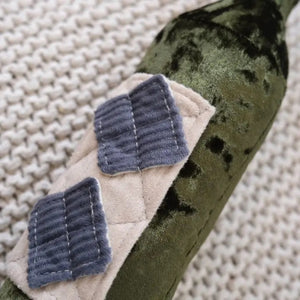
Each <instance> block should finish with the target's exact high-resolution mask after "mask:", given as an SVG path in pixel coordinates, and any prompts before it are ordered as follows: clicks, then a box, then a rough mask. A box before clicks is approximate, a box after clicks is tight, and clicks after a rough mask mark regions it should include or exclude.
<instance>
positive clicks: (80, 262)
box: [27, 178, 111, 288]
mask: <svg viewBox="0 0 300 300" xmlns="http://www.w3.org/2000/svg"><path fill="white" fill-rule="evenodd" d="M99 195H100V191H99V186H98V182H97V180H96V179H95V178H86V179H85V180H83V181H81V182H79V183H78V184H76V185H75V186H73V187H71V188H69V189H67V190H66V191H65V192H62V193H57V194H52V195H49V196H46V197H44V198H43V199H41V200H39V201H38V203H37V204H36V206H35V207H34V209H33V211H32V213H31V218H32V221H30V222H29V228H28V230H29V235H28V239H29V257H28V276H27V278H28V283H29V286H30V287H31V288H36V287H40V286H43V285H47V284H49V283H51V282H56V281H62V280H72V279H76V278H78V277H81V276H85V275H89V274H97V273H101V272H103V271H104V270H105V269H106V267H107V265H108V263H109V262H110V261H111V248H110V246H109V242H108V238H107V225H106V220H105V216H104V211H103V208H102V204H101V202H100V198H99ZM49 216H51V217H49ZM37 226H40V230H39V232H38V233H39V238H38V237H37V229H38V228H37ZM63 238H64V239H63ZM86 245H88V248H86ZM100 245H101V246H100ZM100 247H101V248H100ZM38 258H39V260H40V263H39V264H37V263H36V262H37V259H38ZM67 264H68V265H69V268H66V265H67ZM64 273H65V274H64Z"/></svg>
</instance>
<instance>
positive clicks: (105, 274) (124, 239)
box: [91, 224, 135, 299]
mask: <svg viewBox="0 0 300 300" xmlns="http://www.w3.org/2000/svg"><path fill="white" fill-rule="evenodd" d="M134 226H135V224H132V225H131V226H130V228H129V230H128V231H127V233H126V235H125V236H124V237H123V240H122V241H121V243H120V244H119V246H118V248H117V249H116V251H115V256H118V254H119V251H120V249H121V247H122V246H123V244H124V243H125V241H126V239H127V236H128V235H129V234H130V233H131V230H132V229H133V227H134ZM107 276H108V273H107V272H106V273H104V275H103V277H102V278H101V277H100V278H99V280H98V281H97V284H96V286H98V285H99V284H100V283H101V282H102V281H103V280H104V279H105V278H106V277H107ZM96 292H97V289H95V290H94V292H93V295H92V297H91V299H94V296H95V294H96Z"/></svg>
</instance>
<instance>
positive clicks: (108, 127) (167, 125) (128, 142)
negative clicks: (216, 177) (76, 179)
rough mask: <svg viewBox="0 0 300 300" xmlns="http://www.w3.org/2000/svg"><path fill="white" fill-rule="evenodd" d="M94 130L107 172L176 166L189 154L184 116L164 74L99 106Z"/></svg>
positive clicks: (99, 152)
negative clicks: (183, 124)
mask: <svg viewBox="0 0 300 300" xmlns="http://www.w3.org/2000/svg"><path fill="white" fill-rule="evenodd" d="M94 129H95V133H96V136H97V140H98V143H99V148H98V149H99V150H98V164H99V167H100V168H101V170H102V171H103V172H104V173H109V174H116V173H120V172H126V171H140V170H142V169H145V168H149V167H154V166H162V165H173V164H175V163H177V162H179V161H181V160H183V159H184V158H185V157H187V155H188V154H189V150H188V148H187V145H186V141H185V138H184V132H183V129H182V119H181V116H180V114H179V111H178V108H177V107H176V104H175V100H174V98H173V96H172V94H171V90H170V89H169V86H168V83H167V82H166V81H165V79H164V76H162V75H155V76H152V77H151V78H150V79H148V80H147V81H145V82H143V83H141V84H139V85H138V86H137V87H136V88H134V89H133V90H132V91H131V92H129V93H128V94H124V95H120V96H118V97H115V98H113V99H110V100H109V101H107V102H105V103H104V104H102V105H100V106H99V107H98V109H97V110H96V112H95V120H94Z"/></svg>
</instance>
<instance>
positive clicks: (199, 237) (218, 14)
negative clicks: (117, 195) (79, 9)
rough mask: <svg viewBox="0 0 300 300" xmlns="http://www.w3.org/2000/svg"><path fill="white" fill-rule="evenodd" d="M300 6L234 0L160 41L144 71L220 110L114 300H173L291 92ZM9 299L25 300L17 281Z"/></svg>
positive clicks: (177, 23) (115, 288)
mask: <svg viewBox="0 0 300 300" xmlns="http://www.w3.org/2000/svg"><path fill="white" fill-rule="evenodd" d="M297 2H298V0H265V1H261V0H224V1H221V2H218V3H216V4H213V5H210V6H207V7H205V8H203V9H199V10H196V11H193V12H190V13H187V14H184V15H182V16H180V17H178V18H177V19H175V20H174V21H172V22H170V23H169V24H168V25H167V26H166V27H165V28H164V29H163V30H162V31H161V32H160V33H159V34H158V35H157V37H156V40H155V41H154V42H153V44H152V46H151V47H150V49H149V51H148V52H147V54H146V56H145V57H144V59H143V61H142V63H141V64H140V66H139V67H138V71H139V72H147V73H152V74H158V73H162V74H165V75H166V76H168V77H169V78H170V79H173V80H175V81H177V82H179V83H182V84H184V85H186V86H187V87H191V88H192V89H193V90H194V91H196V92H199V93H200V94H201V95H202V96H203V97H205V98H206V99H208V100H209V101H210V102H211V103H212V104H213V105H215V106H216V108H217V112H216V114H215V116H214V117H213V119H212V120H211V122H210V124H209V125H208V127H207V129H206V131H205V132H204V135H203V136H202V137H201V139H200V140H199V142H198V144H197V146H196V148H195V150H194V151H193V153H192V155H191V157H190V159H189V160H188V161H187V163H186V165H185V166H184V167H183V169H182V170H181V172H180V174H179V176H178V178H177V179H176V181H175V182H174V184H173V185H172V187H171V188H170V190H169V191H168V193H167V195H166V197H165V199H164V201H163V203H162V205H161V207H160V209H159V210H158V211H157V213H156V216H155V217H154V219H153V221H152V222H151V224H150V225H149V226H148V228H147V229H146V230H145V231H144V233H143V235H142V236H141V238H140V239H139V241H138V242H137V243H136V245H135V247H134V248H133V250H132V252H131V254H130V255H129V257H128V258H127V259H126V261H125V263H124V265H123V266H122V268H121V270H120V271H119V273H118V275H117V277H116V279H115V281H114V283H113V285H112V287H111V289H110V291H109V293H108V295H107V297H106V299H107V300H115V299H124V300H126V299H145V300H147V299H151V300H152V299H159V300H160V299H171V298H172V296H173V294H174V291H175V289H176V287H177V284H178V282H179V281H180V279H181V277H182V274H183V272H184V270H185V268H186V266H187V265H188V263H189V262H190V260H191V259H192V258H193V256H194V255H195V253H196V252H197V251H198V249H199V247H200V246H201V244H202V243H203V241H204V240H205V238H206V237H207V235H208V233H209V232H210V230H211V228H212V226H213V225H214V223H215V221H216V219H217V217H218V215H219V214H220V212H221V210H222V208H223V206H224V205H225V203H226V201H227V199H228V198H229V196H230V195H231V193H232V191H233V189H234V188H235V186H236V184H237V182H238V181H239V179H240V177H241V176H242V174H243V172H244V170H245V169H246V167H247V165H248V163H249V162H250V160H251V158H252V157H253V156H254V154H255V152H256V151H257V150H258V148H259V147H260V145H261V143H262V142H263V140H264V138H265V137H266V134H267V133H268V130H269V129H270V127H271V125H272V122H273V120H274V118H275V115H276V112H277V110H278V108H279V106H280V103H281V100H282V98H283V96H284V93H285V88H286V77H287V65H288V64H287V62H288V61H287V50H286V45H285V42H284V23H285V20H286V17H287V16H288V13H289V11H290V10H291V8H292V7H293V6H294V5H296V4H297ZM274 3H277V4H280V7H279V8H280V9H278V8H277V6H276V5H275V4H274ZM246 20H247V22H246ZM270 33H271V35H269V34H270ZM262 201H263V200H262ZM6 291H7V293H6ZM20 293H21V292H20ZM1 295H2V296H3V295H13V296H11V297H10V296H9V297H6V298H5V299H23V295H21V294H20V295H21V296H20V298H17V297H18V295H19V294H18V290H17V288H16V287H13V284H12V283H11V282H10V281H6V283H5V289H4V290H3V288H2V289H1V292H0V297H1ZM24 299H25V298H24Z"/></svg>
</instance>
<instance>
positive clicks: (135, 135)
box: [127, 95, 140, 171]
mask: <svg viewBox="0 0 300 300" xmlns="http://www.w3.org/2000/svg"><path fill="white" fill-rule="evenodd" d="M127 99H128V101H129V103H130V108H131V112H130V113H131V117H132V125H133V134H134V139H135V148H136V160H137V168H138V170H139V171H140V157H139V143H138V137H137V130H136V126H135V119H134V113H133V107H132V102H131V99H130V97H129V95H127Z"/></svg>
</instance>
